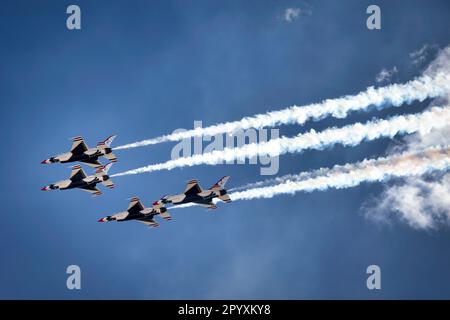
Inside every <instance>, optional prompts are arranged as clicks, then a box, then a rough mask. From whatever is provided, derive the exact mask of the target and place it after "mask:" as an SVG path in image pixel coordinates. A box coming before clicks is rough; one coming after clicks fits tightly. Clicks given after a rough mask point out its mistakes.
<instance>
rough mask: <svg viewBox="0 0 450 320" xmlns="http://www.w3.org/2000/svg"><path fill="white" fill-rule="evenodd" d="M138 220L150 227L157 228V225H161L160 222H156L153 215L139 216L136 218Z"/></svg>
mask: <svg viewBox="0 0 450 320" xmlns="http://www.w3.org/2000/svg"><path fill="white" fill-rule="evenodd" d="M136 221H139V222H141V223H143V224H145V225H147V226H149V227H152V228H157V227H159V224H158V222H156V221H155V220H153V217H152V216H148V217H144V218H139V219H136Z"/></svg>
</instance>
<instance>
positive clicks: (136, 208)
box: [127, 197, 144, 213]
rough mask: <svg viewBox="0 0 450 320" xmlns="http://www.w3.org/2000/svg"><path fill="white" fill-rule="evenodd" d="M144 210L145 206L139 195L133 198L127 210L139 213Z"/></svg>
mask: <svg viewBox="0 0 450 320" xmlns="http://www.w3.org/2000/svg"><path fill="white" fill-rule="evenodd" d="M142 210H144V206H143V205H142V203H141V200H139V198H138V197H133V198H131V200H130V203H129V204H128V208H127V211H128V212H129V213H139V212H141V211H142Z"/></svg>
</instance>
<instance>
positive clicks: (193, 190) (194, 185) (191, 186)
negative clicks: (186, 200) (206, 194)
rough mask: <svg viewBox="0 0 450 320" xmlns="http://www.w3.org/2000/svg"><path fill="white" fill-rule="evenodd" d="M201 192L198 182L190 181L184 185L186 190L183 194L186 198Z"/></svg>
mask: <svg viewBox="0 0 450 320" xmlns="http://www.w3.org/2000/svg"><path fill="white" fill-rule="evenodd" d="M202 191H203V190H202V188H200V186H199V185H198V181H197V180H190V181H189V182H188V183H187V185H186V189H185V190H184V194H185V195H187V196H190V195H196V194H199V193H200V192H202Z"/></svg>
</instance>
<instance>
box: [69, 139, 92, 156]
mask: <svg viewBox="0 0 450 320" xmlns="http://www.w3.org/2000/svg"><path fill="white" fill-rule="evenodd" d="M87 149H88V147H87V145H86V143H84V140H83V138H82V137H75V138H73V140H72V148H71V149H70V152H72V153H73V154H81V153H84V152H85V151H86V150H87Z"/></svg>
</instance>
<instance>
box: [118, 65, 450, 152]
mask: <svg viewBox="0 0 450 320" xmlns="http://www.w3.org/2000/svg"><path fill="white" fill-rule="evenodd" d="M449 89H450V75H448V73H445V72H437V73H435V74H433V76H429V75H424V76H422V77H420V78H417V79H415V80H412V81H409V82H407V83H404V84H393V85H389V86H386V87H381V88H377V89H375V88H374V87H369V88H367V90H366V91H363V92H360V93H358V94H356V95H348V96H344V97H341V98H337V99H327V100H324V101H322V102H320V103H314V104H310V105H306V106H292V107H290V108H286V109H283V110H279V111H271V112H268V113H265V114H258V115H254V116H251V117H245V118H243V119H241V120H239V121H233V122H226V123H220V124H216V125H213V126H210V127H205V128H196V129H193V130H187V131H184V132H177V133H172V134H168V135H164V136H160V137H157V138H154V139H149V140H143V141H139V142H134V143H130V144H126V145H122V146H118V147H116V148H114V150H120V149H130V148H136V147H143V146H147V145H153V144H157V143H161V142H167V141H179V140H182V139H186V138H191V137H200V136H204V135H207V136H214V135H216V134H221V133H225V132H234V131H236V130H240V129H242V130H245V129H248V128H255V129H260V128H263V127H273V126H277V125H282V124H294V123H296V124H303V123H305V122H306V121H307V120H309V119H312V120H320V119H323V118H325V117H326V116H328V115H331V116H333V117H335V118H345V117H346V116H347V115H348V113H349V112H351V111H357V110H365V109H367V108H368V107H370V106H376V107H377V108H379V109H381V108H384V107H386V106H395V107H398V106H401V105H403V104H405V103H408V104H410V103H412V102H413V101H423V100H425V99H427V98H435V97H439V96H442V95H444V94H446V92H448V91H449Z"/></svg>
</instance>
